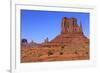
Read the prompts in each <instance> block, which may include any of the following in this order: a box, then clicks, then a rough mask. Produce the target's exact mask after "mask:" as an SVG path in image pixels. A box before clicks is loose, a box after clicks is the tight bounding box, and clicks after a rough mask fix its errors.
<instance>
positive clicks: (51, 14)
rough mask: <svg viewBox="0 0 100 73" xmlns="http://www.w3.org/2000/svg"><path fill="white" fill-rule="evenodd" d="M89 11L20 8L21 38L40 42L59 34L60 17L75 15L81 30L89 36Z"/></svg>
mask: <svg viewBox="0 0 100 73" xmlns="http://www.w3.org/2000/svg"><path fill="white" fill-rule="evenodd" d="M89 16H90V15H89V13H82V12H56V11H39V10H21V38H26V39H27V40H28V41H29V42H30V41H31V40H33V41H35V42H37V43H41V42H43V41H44V39H45V38H47V37H48V39H49V40H51V39H53V38H54V37H55V36H57V35H58V34H60V31H61V20H62V17H68V18H70V17H75V18H77V23H78V24H79V25H80V21H81V22H82V27H83V32H84V35H85V36H86V37H88V38H89V23H90V22H89Z"/></svg>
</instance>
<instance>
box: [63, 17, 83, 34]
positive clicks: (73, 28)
mask: <svg viewBox="0 0 100 73" xmlns="http://www.w3.org/2000/svg"><path fill="white" fill-rule="evenodd" d="M64 33H83V31H82V24H81V22H80V26H78V24H77V19H76V18H73V17H72V18H67V17H63V18H62V23H61V34H64Z"/></svg>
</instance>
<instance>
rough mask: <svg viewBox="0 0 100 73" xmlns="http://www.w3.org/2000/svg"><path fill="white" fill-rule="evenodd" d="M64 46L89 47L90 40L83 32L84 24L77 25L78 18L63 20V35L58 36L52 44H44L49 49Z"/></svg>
mask: <svg viewBox="0 0 100 73" xmlns="http://www.w3.org/2000/svg"><path fill="white" fill-rule="evenodd" d="M62 44H63V45H65V46H67V47H69V48H71V47H73V48H75V47H76V48H78V47H79V46H82V45H89V39H88V38H86V37H85V36H84V34H83V31H82V23H81V22H80V26H79V25H78V24H77V19H76V18H66V17H63V18H62V24H61V34H59V35H57V36H56V37H55V38H54V39H52V40H51V41H50V42H48V43H46V44H43V46H47V47H61V46H62Z"/></svg>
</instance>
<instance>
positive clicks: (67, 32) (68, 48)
mask: <svg viewBox="0 0 100 73" xmlns="http://www.w3.org/2000/svg"><path fill="white" fill-rule="evenodd" d="M89 58H90V57H89V38H87V37H86V36H85V35H84V32H83V30H82V23H81V22H80V24H79V25H78V24H77V19H76V18H73V17H72V18H67V17H63V18H62V22H61V32H60V34H58V35H57V36H56V37H54V39H52V40H51V41H48V38H46V39H45V40H44V42H43V43H41V44H37V43H35V42H33V41H32V42H31V43H27V40H26V39H23V40H22V42H21V62H22V63H27V62H48V61H70V60H89Z"/></svg>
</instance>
